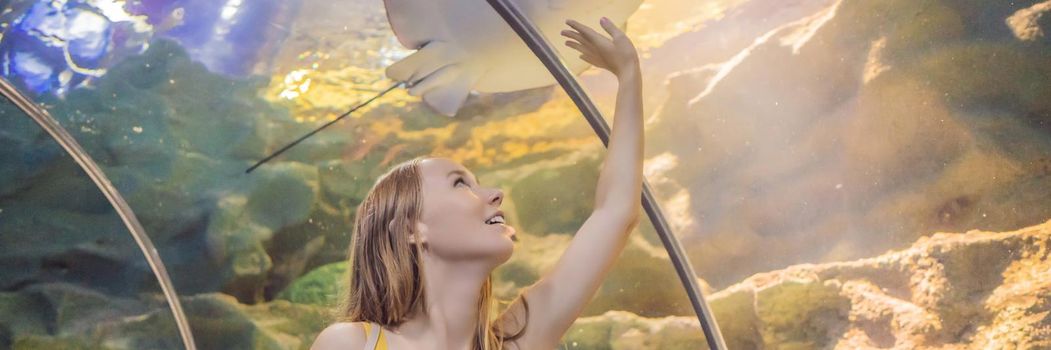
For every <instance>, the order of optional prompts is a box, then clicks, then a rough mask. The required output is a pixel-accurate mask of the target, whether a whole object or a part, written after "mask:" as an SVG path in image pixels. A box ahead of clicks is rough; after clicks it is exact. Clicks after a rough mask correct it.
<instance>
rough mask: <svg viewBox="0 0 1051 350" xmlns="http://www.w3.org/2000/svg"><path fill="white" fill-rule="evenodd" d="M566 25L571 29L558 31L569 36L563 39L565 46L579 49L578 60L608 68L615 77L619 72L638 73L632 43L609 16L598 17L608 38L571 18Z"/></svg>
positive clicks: (619, 74)
mask: <svg viewBox="0 0 1051 350" xmlns="http://www.w3.org/2000/svg"><path fill="white" fill-rule="evenodd" d="M566 24H568V25H569V26H570V27H571V28H573V30H569V29H566V30H563V31H562V35H563V36H565V37H567V38H570V39H572V40H567V41H566V46H569V47H571V48H573V49H575V50H577V51H579V52H580V53H581V55H580V59H582V60H584V61H585V62H587V63H590V64H592V65H594V66H595V67H599V68H602V69H605V70H608V71H610V73H613V75H616V76H617V77H618V78H620V77H622V76H623V74H627V73H637V72H638V67H639V55H638V52H636V50H635V45H634V44H632V43H631V39H628V36H627V35H624V32H623V31H621V30H620V28H617V26H616V25H614V24H613V21H610V20H609V18H606V17H602V19H601V20H599V24H600V25H601V26H602V28H603V29H605V30H606V33H609V35H610V37H609V38H608V37H606V36H605V35H602V34H601V33H599V32H598V31H596V30H594V29H591V28H590V27H588V26H585V25H583V24H581V23H580V22H577V21H575V20H567V21H566Z"/></svg>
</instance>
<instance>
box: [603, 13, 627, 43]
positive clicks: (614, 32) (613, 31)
mask: <svg viewBox="0 0 1051 350" xmlns="http://www.w3.org/2000/svg"><path fill="white" fill-rule="evenodd" d="M598 23H599V24H601V25H602V29H605V30H606V33H609V35H610V36H612V37H614V38H616V37H618V36H621V35H624V32H623V31H621V30H620V28H617V26H616V25H615V24H613V21H611V20H610V19H609V18H606V17H602V19H601V20H599V21H598Z"/></svg>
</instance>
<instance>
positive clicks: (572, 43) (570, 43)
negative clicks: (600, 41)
mask: <svg viewBox="0 0 1051 350" xmlns="http://www.w3.org/2000/svg"><path fill="white" fill-rule="evenodd" d="M566 46H569V47H571V48H573V49H575V50H577V51H580V53H582V54H589V55H592V56H595V52H594V51H592V50H591V49H590V48H588V47H586V46H584V45H581V44H580V43H578V42H576V41H572V40H567V41H566Z"/></svg>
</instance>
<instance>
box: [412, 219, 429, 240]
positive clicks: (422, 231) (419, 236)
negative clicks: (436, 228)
mask: <svg viewBox="0 0 1051 350" xmlns="http://www.w3.org/2000/svg"><path fill="white" fill-rule="evenodd" d="M417 240H419V241H420V243H421V244H427V225H424V224H423V223H422V222H416V230H414V231H413V232H412V233H410V234H409V243H412V244H416V241H417Z"/></svg>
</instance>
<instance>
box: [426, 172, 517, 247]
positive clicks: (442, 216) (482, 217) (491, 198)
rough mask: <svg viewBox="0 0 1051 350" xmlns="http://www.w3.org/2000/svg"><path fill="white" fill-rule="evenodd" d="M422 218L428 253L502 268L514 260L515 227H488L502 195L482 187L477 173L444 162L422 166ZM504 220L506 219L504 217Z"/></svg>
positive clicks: (493, 225)
mask: <svg viewBox="0 0 1051 350" xmlns="http://www.w3.org/2000/svg"><path fill="white" fill-rule="evenodd" d="M420 170H421V172H422V176H423V217H422V219H421V221H422V222H421V224H422V225H421V226H420V227H419V228H420V234H421V235H422V239H423V241H424V242H425V243H426V244H427V248H428V249H427V250H428V253H429V254H431V255H434V256H437V257H440V258H442V259H445V260H450V261H462V260H486V261H490V262H492V263H493V264H494V265H499V264H501V263H503V262H504V261H507V259H509V258H510V257H511V253H512V251H513V249H514V243H513V242H512V241H511V236H512V235H514V233H515V229H514V228H512V227H511V226H508V225H504V224H487V223H486V220H487V219H489V218H491V217H493V215H494V214H496V213H497V212H498V211H499V210H500V204H501V203H502V202H503V199H504V193H503V192H502V191H500V189H497V188H489V187H482V186H481V185H479V184H478V182H477V181H476V180H477V179H476V178H475V176H474V174H473V173H471V172H470V171H468V170H467V169H466V168H464V167H463V166H462V165H460V164H459V163H456V162H455V161H452V160H450V159H445V158H427V159H425V160H423V161H422V162H420ZM505 222H506V216H505Z"/></svg>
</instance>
